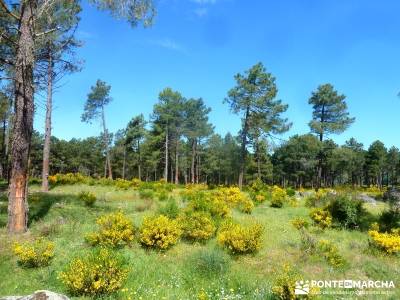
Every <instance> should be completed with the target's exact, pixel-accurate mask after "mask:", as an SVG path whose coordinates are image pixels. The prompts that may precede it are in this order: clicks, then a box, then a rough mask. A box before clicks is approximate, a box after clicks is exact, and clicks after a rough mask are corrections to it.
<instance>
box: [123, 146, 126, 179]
mask: <svg viewBox="0 0 400 300" xmlns="http://www.w3.org/2000/svg"><path fill="white" fill-rule="evenodd" d="M125 169H126V145H124V159H123V161H122V179H125Z"/></svg>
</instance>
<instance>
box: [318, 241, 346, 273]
mask: <svg viewBox="0 0 400 300" xmlns="http://www.w3.org/2000/svg"><path fill="white" fill-rule="evenodd" d="M318 251H319V252H320V253H321V254H322V256H323V257H324V258H325V260H326V261H327V262H328V263H329V264H330V265H331V266H332V267H335V268H338V267H342V266H343V265H344V264H345V260H344V258H343V257H342V256H341V255H340V254H339V250H338V248H337V247H336V246H335V245H334V244H333V243H332V242H330V241H328V240H320V241H319V242H318Z"/></svg>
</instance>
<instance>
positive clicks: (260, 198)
mask: <svg viewBox="0 0 400 300" xmlns="http://www.w3.org/2000/svg"><path fill="white" fill-rule="evenodd" d="M254 200H255V201H256V202H257V203H262V202H264V201H265V200H267V197H266V196H265V195H264V194H256V195H255V196H254Z"/></svg>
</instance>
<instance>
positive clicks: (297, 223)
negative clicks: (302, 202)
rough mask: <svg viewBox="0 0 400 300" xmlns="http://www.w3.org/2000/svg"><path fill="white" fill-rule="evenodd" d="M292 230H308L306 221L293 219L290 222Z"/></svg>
mask: <svg viewBox="0 0 400 300" xmlns="http://www.w3.org/2000/svg"><path fill="white" fill-rule="evenodd" d="M290 223H291V224H292V225H293V227H294V228H296V229H297V230H300V229H302V228H308V225H309V224H308V221H307V220H305V219H303V218H300V217H298V218H295V219H293V220H292V221H291V222H290Z"/></svg>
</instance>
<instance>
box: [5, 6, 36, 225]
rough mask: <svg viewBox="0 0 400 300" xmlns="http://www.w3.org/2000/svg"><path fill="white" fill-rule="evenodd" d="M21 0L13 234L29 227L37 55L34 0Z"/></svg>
mask: <svg viewBox="0 0 400 300" xmlns="http://www.w3.org/2000/svg"><path fill="white" fill-rule="evenodd" d="M21 3H22V4H21V5H22V7H21V19H20V25H19V38H18V47H17V53H16V60H15V104H14V105H15V116H14V130H13V136H12V146H11V147H12V150H11V155H12V158H11V179H10V185H9V192H8V224H7V227H8V231H9V232H10V233H22V232H25V231H26V230H27V224H28V202H27V199H26V195H27V179H28V158H29V151H30V144H31V138H32V130H33V115H34V102H33V95H34V87H33V69H34V64H35V58H34V32H33V26H32V22H33V10H34V9H35V6H34V5H35V1H24V2H21Z"/></svg>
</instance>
